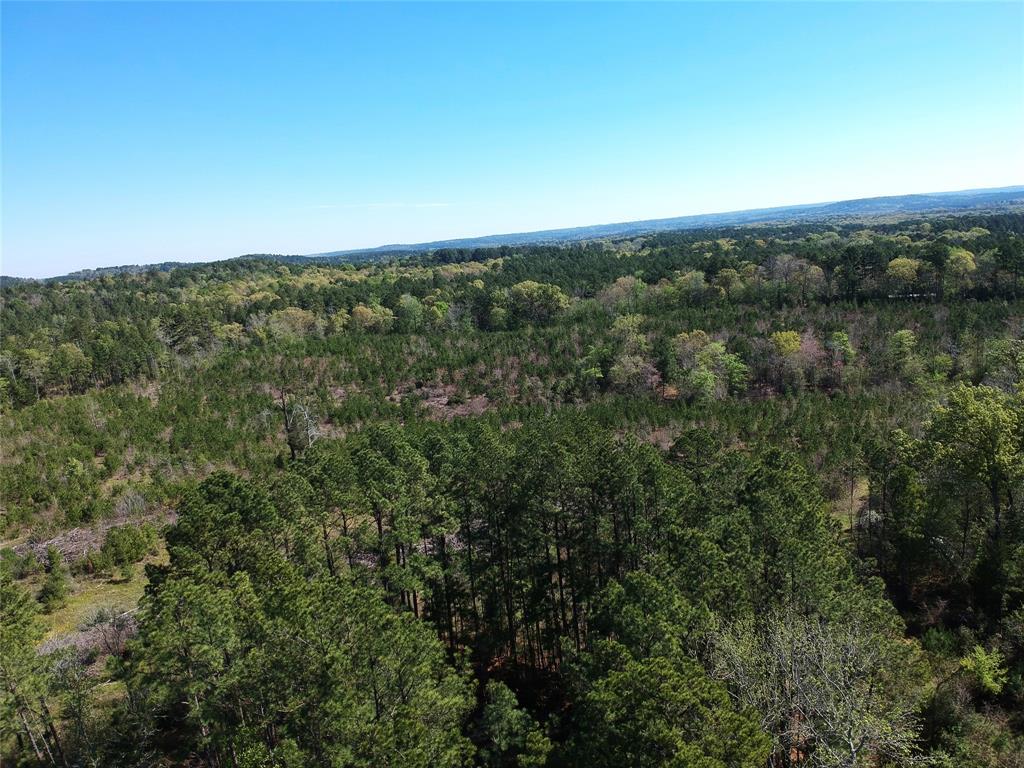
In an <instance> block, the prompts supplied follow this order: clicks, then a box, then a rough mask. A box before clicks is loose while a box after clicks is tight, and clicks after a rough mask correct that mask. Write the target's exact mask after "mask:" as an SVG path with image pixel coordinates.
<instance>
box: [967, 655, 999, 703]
mask: <svg viewBox="0 0 1024 768" xmlns="http://www.w3.org/2000/svg"><path fill="white" fill-rule="evenodd" d="M960 666H961V667H962V668H963V669H964V671H966V672H967V673H969V674H970V675H971V676H972V677H973V678H974V679H975V680H976V681H977V684H978V685H979V686H980V687H981V689H982V690H983V691H985V692H986V693H989V694H992V695H995V694H998V693H999V692H1000V691H1002V690H1003V686H1004V685H1006V668H1005V667H1004V666H1003V655H1002V654H1001V653H1000V652H999V651H998V650H993V651H986V650H985V649H984V648H982V647H981V646H980V645H976V646H974V648H973V649H972V650H971V652H970V653H969V654H967V655H966V656H964V657H963V658H962V659H960Z"/></svg>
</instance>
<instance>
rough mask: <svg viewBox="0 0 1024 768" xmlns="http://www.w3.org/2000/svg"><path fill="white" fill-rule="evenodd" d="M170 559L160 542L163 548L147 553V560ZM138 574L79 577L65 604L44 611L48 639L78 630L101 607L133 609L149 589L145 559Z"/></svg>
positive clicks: (157, 561)
mask: <svg viewBox="0 0 1024 768" xmlns="http://www.w3.org/2000/svg"><path fill="white" fill-rule="evenodd" d="M166 560H167V550H166V549H165V548H164V547H163V542H161V543H160V550H159V552H157V554H155V555H151V556H150V557H147V558H146V559H145V560H144V561H143V563H163V562H166ZM133 570H134V577H133V578H132V579H131V580H129V581H125V580H123V579H120V578H116V577H115V578H110V577H106V576H100V577H93V578H87V577H79V578H76V579H75V586H74V590H73V591H72V593H71V595H70V596H69V597H68V600H67V603H65V605H64V607H62V608H58V609H57V610H55V611H54V612H53V613H50V614H43V616H42V618H43V621H44V623H45V624H46V638H45V639H47V640H49V639H51V638H54V637H60V636H61V635H66V634H68V633H70V632H74V631H76V630H77V629H78V628H79V627H81V626H82V625H84V624H85V623H86V622H87V621H88V620H89V619H90V618H91V617H92V616H93V614H95V613H96V611H97V610H98V609H100V608H110V607H113V608H118V609H121V610H124V611H127V610H131V609H132V608H134V607H135V606H136V605H137V604H138V602H139V598H141V597H142V593H143V591H144V590H145V589H146V583H147V580H146V574H145V570H144V568H143V564H142V563H136V564H135V565H134V566H133Z"/></svg>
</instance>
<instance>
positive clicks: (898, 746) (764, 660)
mask: <svg viewBox="0 0 1024 768" xmlns="http://www.w3.org/2000/svg"><path fill="white" fill-rule="evenodd" d="M911 652H912V651H911V650H910V648H909V646H907V645H906V644H905V643H904V642H902V641H901V640H899V639H894V638H889V637H887V636H885V635H884V634H882V633H880V632H878V631H874V630H872V628H871V627H869V626H868V624H867V622H864V621H860V620H857V619H848V620H844V621H837V622H827V621H825V620H824V619H822V618H820V617H817V616H807V615H803V614H800V613H799V612H797V611H795V610H793V609H784V610H780V611H772V612H769V613H768V614H766V615H763V616H761V617H759V618H758V619H757V620H756V621H755V620H747V621H741V622H738V623H736V624H733V625H732V626H730V627H727V628H726V629H724V630H723V631H721V632H719V633H718V634H717V635H716V636H715V638H714V649H713V659H714V671H715V673H716V675H717V676H718V677H719V678H721V679H723V680H726V681H728V682H729V683H730V685H731V689H732V692H733V695H734V696H735V697H736V699H738V700H739V701H740V702H741V703H742V704H744V705H746V706H748V707H751V708H752V709H754V710H755V711H757V712H759V713H760V714H761V724H762V727H764V728H765V730H766V731H767V732H768V733H770V734H771V735H772V736H773V738H774V739H775V751H774V754H773V756H772V759H771V764H772V765H773V766H780V767H781V766H791V765H799V764H803V763H807V764H810V765H813V766H821V768H854V766H858V765H867V764H873V762H874V761H877V760H878V759H879V758H884V759H886V760H888V761H890V762H892V763H894V764H897V765H901V764H907V763H910V762H913V761H914V755H913V751H914V740H915V736H916V732H917V724H916V722H915V718H914V716H913V712H914V705H915V696H914V693H913V686H911V685H909V684H908V676H907V674H906V672H907V670H908V669H909V667H910V665H909V664H908V662H909V654H910V653H911Z"/></svg>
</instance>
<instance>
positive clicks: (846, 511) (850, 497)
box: [831, 477, 869, 532]
mask: <svg viewBox="0 0 1024 768" xmlns="http://www.w3.org/2000/svg"><path fill="white" fill-rule="evenodd" d="M868 490H869V489H868V479H867V478H866V477H858V478H857V479H856V481H855V482H854V484H853V488H852V492H851V488H850V486H849V485H848V484H847V485H845V486H844V487H843V489H842V490H840V492H839V497H838V498H837V499H836V500H835V501H833V502H832V505H831V506H832V517H833V518H835V519H836V520H838V521H839V523H840V524H841V525H842V526H843V531H846V532H849V531H850V528H851V525H850V524H851V522H852V521H856V519H857V515H858V514H860V511H861V509H862V508H863V507H864V505H865V504H867V501H868Z"/></svg>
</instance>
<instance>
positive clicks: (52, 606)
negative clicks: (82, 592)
mask: <svg viewBox="0 0 1024 768" xmlns="http://www.w3.org/2000/svg"><path fill="white" fill-rule="evenodd" d="M69 590H70V578H69V577H68V569H67V566H66V565H64V557H63V556H62V555H61V553H60V552H58V551H57V549H56V548H54V547H49V548H48V549H47V550H46V579H45V580H44V581H43V586H42V588H41V589H40V590H39V602H40V603H41V604H42V606H43V610H44V611H46V612H47V613H50V612H51V611H54V610H56V609H57V608H60V607H61V606H63V605H64V603H65V602H66V601H67V597H68V591H69Z"/></svg>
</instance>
